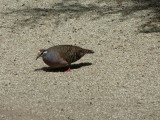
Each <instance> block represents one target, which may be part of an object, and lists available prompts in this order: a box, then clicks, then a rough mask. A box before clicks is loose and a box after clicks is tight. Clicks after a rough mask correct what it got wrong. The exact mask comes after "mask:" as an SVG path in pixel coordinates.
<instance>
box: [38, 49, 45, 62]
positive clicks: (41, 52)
mask: <svg viewBox="0 0 160 120" xmlns="http://www.w3.org/2000/svg"><path fill="white" fill-rule="evenodd" d="M46 53H47V50H45V49H41V50H39V51H38V56H37V58H36V60H37V59H38V58H39V57H43V55H44V54H46Z"/></svg>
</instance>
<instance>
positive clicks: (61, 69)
mask: <svg viewBox="0 0 160 120" xmlns="http://www.w3.org/2000/svg"><path fill="white" fill-rule="evenodd" d="M90 65H92V63H89V62H85V63H79V64H73V65H71V66H70V68H71V70H73V69H78V68H81V67H85V66H90ZM67 69H68V66H66V67H62V68H58V69H53V68H51V67H42V68H38V69H35V70H34V71H41V70H43V71H45V72H65V71H67Z"/></svg>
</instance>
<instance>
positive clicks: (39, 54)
mask: <svg viewBox="0 0 160 120" xmlns="http://www.w3.org/2000/svg"><path fill="white" fill-rule="evenodd" d="M39 57H41V52H40V51H38V56H37V58H36V60H37V59H38V58H39Z"/></svg>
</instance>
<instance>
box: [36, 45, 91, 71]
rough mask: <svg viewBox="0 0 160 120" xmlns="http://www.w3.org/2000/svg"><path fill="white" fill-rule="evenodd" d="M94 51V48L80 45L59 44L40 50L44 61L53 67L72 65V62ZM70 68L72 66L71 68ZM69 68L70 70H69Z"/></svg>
mask: <svg viewBox="0 0 160 120" xmlns="http://www.w3.org/2000/svg"><path fill="white" fill-rule="evenodd" d="M90 53H94V52H93V51H92V50H88V49H83V48H81V47H78V46H72V45H57V46H53V47H50V48H48V49H47V50H44V49H42V50H40V51H39V56H38V57H37V59H38V58H39V57H42V58H43V61H44V62H45V63H46V64H47V65H49V66H51V67H52V68H59V67H64V66H67V65H69V66H70V65H71V63H73V62H75V61H77V60H79V59H80V58H81V57H83V56H84V55H85V54H90ZM69 70H70V68H69ZM69 70H68V71H69Z"/></svg>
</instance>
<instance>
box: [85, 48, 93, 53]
mask: <svg viewBox="0 0 160 120" xmlns="http://www.w3.org/2000/svg"><path fill="white" fill-rule="evenodd" d="M83 52H84V53H88V54H91V53H94V51H93V50H88V49H84V50H83Z"/></svg>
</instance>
